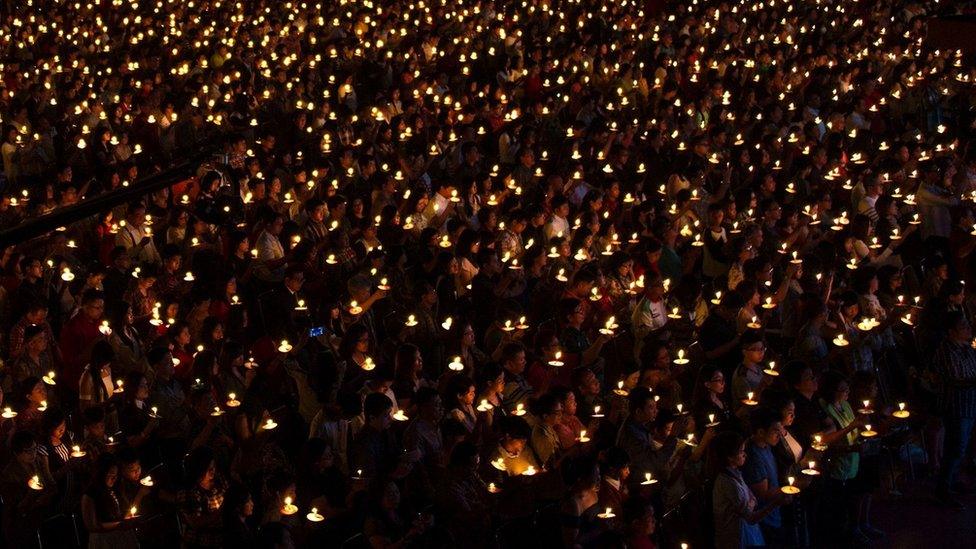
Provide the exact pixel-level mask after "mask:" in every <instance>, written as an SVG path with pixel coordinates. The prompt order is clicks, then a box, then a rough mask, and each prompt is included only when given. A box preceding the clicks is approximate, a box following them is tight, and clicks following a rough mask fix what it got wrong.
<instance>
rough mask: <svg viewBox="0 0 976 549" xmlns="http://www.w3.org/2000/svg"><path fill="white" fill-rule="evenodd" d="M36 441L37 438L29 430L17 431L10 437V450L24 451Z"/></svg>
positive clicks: (18, 452)
mask: <svg viewBox="0 0 976 549" xmlns="http://www.w3.org/2000/svg"><path fill="white" fill-rule="evenodd" d="M36 442H37V439H36V437H34V433H32V432H31V431H26V430H25V431H17V432H16V433H14V436H12V437H11V438H10V451H11V452H12V453H14V454H21V453H24V452H26V451H27V450H28V449H30V447H31V446H33V445H34V444H35V443H36Z"/></svg>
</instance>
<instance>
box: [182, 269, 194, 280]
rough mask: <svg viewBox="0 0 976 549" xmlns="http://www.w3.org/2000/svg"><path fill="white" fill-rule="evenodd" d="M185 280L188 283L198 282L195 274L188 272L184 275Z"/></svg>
mask: <svg viewBox="0 0 976 549" xmlns="http://www.w3.org/2000/svg"><path fill="white" fill-rule="evenodd" d="M183 280H185V281H187V282H193V281H194V280H196V278H194V277H193V272H191V271H187V272H186V274H185V275H183Z"/></svg>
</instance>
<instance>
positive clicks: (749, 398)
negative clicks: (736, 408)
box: [742, 391, 759, 406]
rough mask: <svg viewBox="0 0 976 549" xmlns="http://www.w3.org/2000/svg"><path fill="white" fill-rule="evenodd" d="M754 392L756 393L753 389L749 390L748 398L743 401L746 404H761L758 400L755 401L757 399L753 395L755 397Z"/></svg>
mask: <svg viewBox="0 0 976 549" xmlns="http://www.w3.org/2000/svg"><path fill="white" fill-rule="evenodd" d="M754 394H755V393H753V392H752V391H749V392H748V393H746V398H744V399H742V403H743V404H745V405H746V406H755V405H757V404H759V402H758V401H755V400H753V399H752V397H753V395H754Z"/></svg>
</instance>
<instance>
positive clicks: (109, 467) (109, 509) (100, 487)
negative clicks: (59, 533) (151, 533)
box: [81, 454, 139, 549]
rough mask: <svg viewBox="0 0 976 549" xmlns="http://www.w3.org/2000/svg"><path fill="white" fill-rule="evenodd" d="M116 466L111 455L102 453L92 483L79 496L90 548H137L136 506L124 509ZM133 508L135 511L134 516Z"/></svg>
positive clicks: (137, 513) (137, 510) (117, 467)
mask: <svg viewBox="0 0 976 549" xmlns="http://www.w3.org/2000/svg"><path fill="white" fill-rule="evenodd" d="M118 480H119V466H118V462H117V461H116V459H115V456H113V455H112V454H102V455H101V456H99V457H98V461H97V462H96V463H95V468H94V473H93V475H92V481H91V485H90V486H89V487H88V489H87V490H86V491H85V493H84V495H82V496H81V518H82V521H83V522H84V524H85V529H86V530H88V548H89V549H127V548H137V547H139V541H138V539H137V538H136V531H135V530H134V529H131V526H134V525H135V522H126V521H127V520H132V519H133V518H134V517H136V516H138V515H139V509H138V508H137V507H133V508H130V509H124V508H123V507H122V503H121V498H120V497H119V495H118V492H117V491H116V490H117V485H118ZM133 511H134V512H135V514H134V515H133Z"/></svg>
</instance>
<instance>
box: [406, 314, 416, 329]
mask: <svg viewBox="0 0 976 549" xmlns="http://www.w3.org/2000/svg"><path fill="white" fill-rule="evenodd" d="M403 324H404V325H405V326H406V327H408V328H413V327H414V326H416V325H417V324H418V322H417V317H416V316H415V315H407V321H406V322H404V323H403Z"/></svg>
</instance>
